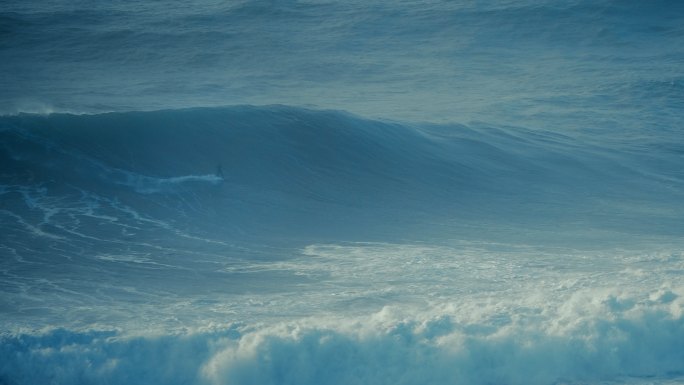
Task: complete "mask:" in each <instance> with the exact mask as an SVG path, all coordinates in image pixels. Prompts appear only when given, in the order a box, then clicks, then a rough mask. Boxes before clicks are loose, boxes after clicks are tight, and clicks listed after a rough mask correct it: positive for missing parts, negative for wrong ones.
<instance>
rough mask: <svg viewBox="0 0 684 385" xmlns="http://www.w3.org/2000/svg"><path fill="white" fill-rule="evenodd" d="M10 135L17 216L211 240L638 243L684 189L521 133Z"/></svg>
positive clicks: (562, 142) (279, 129)
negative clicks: (469, 235)
mask: <svg viewBox="0 0 684 385" xmlns="http://www.w3.org/2000/svg"><path fill="white" fill-rule="evenodd" d="M0 124H1V125H2V131H0V135H1V136H2V147H0V150H1V151H2V153H1V154H0V156H1V157H2V165H1V166H0V173H1V175H2V185H3V193H4V195H5V196H6V197H15V198H16V199H15V200H14V201H13V202H14V203H12V204H13V207H12V210H9V211H13V212H14V211H16V210H17V209H18V210H19V211H21V210H29V211H30V210H34V211H35V210H38V209H39V207H43V206H45V205H43V206H40V205H38V204H37V202H38V201H42V202H46V201H49V200H53V201H54V200H62V201H64V200H65V199H66V200H71V201H72V203H73V205H76V206H77V205H79V204H81V205H85V206H87V207H90V208H92V205H91V204H86V203H84V202H86V201H88V199H89V200H90V201H91V202H92V201H97V202H99V204H106V202H110V204H109V205H110V206H116V205H119V206H126V207H130V208H133V209H135V210H139V211H140V213H141V214H145V215H148V216H151V217H155V218H157V219H162V220H173V219H175V220H179V221H180V220H181V219H182V220H184V221H186V222H187V220H186V219H187V218H189V217H192V218H194V219H195V220H193V221H192V223H194V224H201V223H204V224H206V226H205V230H206V229H225V228H226V226H225V224H226V223H225V220H222V219H219V217H224V218H225V217H229V218H230V222H231V224H232V225H234V226H239V227H241V228H243V229H245V231H247V232H255V231H258V228H261V229H262V231H267V232H270V234H273V233H280V232H283V229H287V231H284V232H285V233H287V232H288V231H289V230H293V226H292V224H293V223H297V224H298V227H299V229H300V230H301V232H302V233H306V232H307V231H311V232H313V233H315V232H316V231H320V230H323V229H329V230H330V231H329V232H328V234H341V233H344V230H345V229H346V230H349V231H352V232H353V230H354V229H363V231H368V230H369V229H373V228H375V229H381V228H383V227H387V225H389V224H391V223H392V222H396V221H402V226H396V227H402V228H404V230H406V229H409V228H410V225H411V224H415V223H418V222H421V221H422V223H423V224H425V223H428V222H432V223H441V224H442V226H444V225H446V224H448V223H451V224H455V223H457V222H456V221H461V222H467V221H471V220H473V219H478V220H482V219H486V220H487V221H489V222H505V221H508V222H509V223H527V222H539V223H545V222H546V223H548V221H549V220H552V221H554V222H558V223H571V222H573V221H574V222H578V221H583V222H585V223H592V222H595V221H598V220H602V221H603V223H604V224H606V225H607V226H609V227H610V226H613V227H620V226H622V227H623V228H625V229H627V231H629V227H630V226H632V227H634V226H636V225H637V224H636V222H635V221H639V222H641V223H643V221H644V220H647V218H646V217H648V213H649V212H650V213H651V214H654V213H662V212H663V209H662V208H659V206H668V205H669V202H672V201H673V200H675V199H678V197H679V195H680V194H681V191H682V188H681V185H682V178H681V175H680V174H679V173H678V171H677V170H676V166H675V165H676V164H677V162H678V159H679V157H680V155H678V153H677V152H664V151H661V153H660V154H657V155H654V154H653V152H652V151H649V150H651V149H657V148H661V149H662V148H663V147H662V146H663V145H664V144H663V145H661V144H659V143H658V144H655V145H653V146H652V147H651V148H643V149H639V150H638V151H634V150H633V149H632V148H621V147H620V143H621V142H619V141H615V142H614V143H612V142H609V141H604V142H600V143H587V142H583V141H582V140H580V139H578V138H573V137H570V136H564V135H560V134H557V133H551V132H545V131H540V130H530V129H522V128H514V127H492V126H487V125H483V124H474V125H471V126H458V125H442V126H436V125H420V124H399V123H392V122H382V121H371V120H365V119H362V118H359V117H355V116H352V115H349V114H346V113H341V112H334V111H312V110H303V109H296V108H291V107H284V106H271V107H260V108H257V107H230V108H212V109H187V110H169V111H158V112H130V113H110V114H101V115H67V114H53V115H46V116H40V115H18V116H14V117H3V118H2V120H1V122H0ZM651 165H653V166H651ZM653 194H658V200H654V199H652V198H651V196H652V195H653ZM22 201H23V203H22ZM8 202H10V200H8ZM79 202H80V203H79ZM112 202H114V203H112ZM150 202H154V204H150ZM22 206H23V207H22ZM48 206H49V205H48ZM5 208H6V209H7V207H5ZM264 208H268V210H267V211H265V209H264ZM43 209H44V210H59V209H60V208H59V207H57V206H54V207H52V208H50V207H47V206H45V207H43ZM112 209H113V210H117V208H116V207H112ZM542 212H543V214H542ZM532 214H533V215H532ZM19 216H22V217H27V216H26V215H23V214H19ZM618 216H619V217H620V220H619V221H616V220H613V219H614V218H616V217H618ZM53 217H54V218H57V216H53ZM330 218H335V220H334V221H330ZM388 219H389V220H388ZM673 219H674V218H673V217H669V218H668V216H667V215H666V216H665V218H663V216H659V218H658V221H659V222H658V223H660V224H662V226H661V225H657V226H659V228H658V229H655V228H654V230H657V231H665V232H667V228H670V227H671V226H672V225H674V224H675V223H676V221H674V220H673ZM286 223H287V224H288V225H285V224H286ZM34 225H35V224H34ZM615 225H619V226H615ZM39 227H40V226H39ZM413 230H415V228H414V229H413ZM435 230H436V228H433V229H431V231H435ZM371 231H372V230H371ZM387 231H389V230H387V229H385V230H381V231H380V232H384V233H387ZM323 233H325V231H323ZM290 234H291V235H292V233H291V232H290ZM357 235H358V233H357ZM347 239H349V238H347Z"/></svg>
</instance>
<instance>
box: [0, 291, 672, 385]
mask: <svg viewBox="0 0 684 385" xmlns="http://www.w3.org/2000/svg"><path fill="white" fill-rule="evenodd" d="M671 289H672V290H670V289H667V288H663V289H659V290H656V291H653V292H650V293H643V294H637V295H634V294H632V295H625V293H619V292H606V291H603V292H601V291H599V292H596V291H584V292H582V291H580V292H577V293H575V294H574V295H573V296H571V297H570V298H566V300H565V302H561V303H556V304H555V305H551V306H549V305H548V304H546V305H541V304H538V305H537V306H532V307H529V308H517V309H515V310H513V311H511V310H512V309H510V308H508V309H506V307H507V306H514V305H515V304H514V303H496V304H493V303H489V304H481V305H475V304H470V305H469V306H464V307H462V308H448V307H447V308H437V309H431V310H430V309H421V310H422V311H421V313H419V314H422V315H421V316H416V314H417V313H415V310H418V309H412V310H414V311H412V312H404V311H402V310H401V309H397V308H391V307H386V308H384V309H383V310H382V311H380V312H378V313H375V314H373V315H371V316H368V317H363V318H355V319H354V318H351V319H350V318H347V319H340V318H338V319H335V318H331V319H327V320H321V319H311V320H300V321H298V322H291V323H283V324H279V325H276V326H269V327H259V326H255V325H240V324H235V325H232V326H224V327H222V328H220V331H219V330H213V331H212V330H204V331H193V332H190V331H188V332H186V333H182V334H178V335H159V336H155V335H149V336H128V337H126V336H121V335H119V333H118V332H116V331H103V332H95V331H85V332H73V331H68V330H64V329H57V330H52V331H47V332H43V333H39V334H19V335H5V336H3V337H1V342H2V344H0V349H1V350H0V355H1V356H2V358H3V360H2V364H0V381H1V382H2V383H4V384H7V385H12V384H24V383H59V384H67V383H69V384H96V383H108V384H127V383H130V382H131V381H135V382H139V383H146V384H188V383H195V384H242V385H248V384H260V385H263V384H298V385H306V384H317V385H325V384H378V385H383V384H416V383H420V384H435V385H436V384H510V385H518V384H519V385H523V384H525V385H536V384H539V385H543V384H558V383H565V384H576V383H604V382H605V383H611V382H612V381H620V382H621V383H630V384H631V383H635V384H636V383H661V382H659V381H666V379H670V380H672V379H673V378H674V379H676V378H680V379H681V376H682V375H684V373H683V372H682V364H681V363H682V361H683V360H684V352H683V351H682V349H681V344H682V342H683V341H684V302H682V298H683V297H682V292H681V287H676V288H671ZM548 299H550V298H547V300H548ZM552 301H553V300H552ZM404 310H406V309H404ZM506 310H508V312H507V311H506ZM407 314H412V315H410V316H408V315H407ZM662 383H665V382H662Z"/></svg>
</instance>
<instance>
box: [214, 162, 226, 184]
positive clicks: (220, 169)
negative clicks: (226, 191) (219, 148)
mask: <svg viewBox="0 0 684 385" xmlns="http://www.w3.org/2000/svg"><path fill="white" fill-rule="evenodd" d="M216 176H217V177H219V178H221V180H226V177H225V176H224V175H223V167H221V163H219V164H218V166H216Z"/></svg>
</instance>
